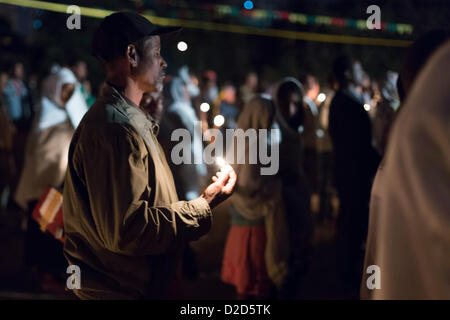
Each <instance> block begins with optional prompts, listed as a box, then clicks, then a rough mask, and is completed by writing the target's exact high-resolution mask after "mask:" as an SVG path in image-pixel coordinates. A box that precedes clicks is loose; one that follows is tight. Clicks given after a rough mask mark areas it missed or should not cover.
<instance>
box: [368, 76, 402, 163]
mask: <svg viewBox="0 0 450 320" xmlns="http://www.w3.org/2000/svg"><path fill="white" fill-rule="evenodd" d="M397 81H398V73H397V72H394V71H387V72H386V74H385V77H384V79H383V82H382V88H381V92H380V99H379V101H378V102H377V105H376V111H375V116H374V119H373V129H374V138H375V147H376V148H377V151H378V153H379V154H380V155H381V156H383V155H384V152H385V149H386V146H387V141H388V137H389V132H390V128H391V126H392V123H393V121H394V118H395V114H396V112H397V110H398V108H399V106H400V98H399V96H398V91H397Z"/></svg>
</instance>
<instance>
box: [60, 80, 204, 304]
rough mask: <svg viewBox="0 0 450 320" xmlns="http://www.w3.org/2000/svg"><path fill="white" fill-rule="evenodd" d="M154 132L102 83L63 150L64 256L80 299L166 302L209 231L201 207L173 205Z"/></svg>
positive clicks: (172, 191)
mask: <svg viewBox="0 0 450 320" xmlns="http://www.w3.org/2000/svg"><path fill="white" fill-rule="evenodd" d="M156 131H157V126H156V125H155V124H154V122H152V121H151V119H149V118H147V116H146V115H145V114H144V113H143V112H142V111H141V110H140V109H139V108H138V107H137V106H136V105H134V104H133V103H132V102H130V101H129V100H126V98H124V97H123V96H121V95H120V94H119V93H118V92H117V91H116V90H115V89H114V88H112V87H111V86H109V85H107V84H105V86H104V87H103V89H102V92H101V95H100V97H99V99H98V100H97V101H96V103H95V104H94V105H93V106H92V108H91V109H90V110H89V111H88V113H87V114H86V115H85V117H84V118H83V120H82V121H81V123H80V125H79V127H78V129H77V130H76V132H75V135H74V137H73V139H72V142H71V146H70V150H69V166H68V172H67V176H66V181H65V185H64V203H63V215H64V227H65V232H66V243H65V247H64V251H65V254H66V257H67V259H68V261H69V263H70V264H74V265H78V266H79V267H80V270H81V289H79V290H74V291H75V294H76V295H77V296H78V297H80V298H83V299H142V298H153V299H157V298H164V297H165V294H166V292H167V289H168V287H169V285H170V284H171V280H172V278H173V275H174V272H175V268H176V265H177V263H178V262H179V257H180V253H181V251H182V248H183V246H184V244H185V243H186V242H187V241H190V240H195V239H197V238H199V237H200V236H202V235H203V234H205V233H206V232H207V231H208V230H209V228H210V225H211V210H210V208H209V205H208V203H207V201H206V200H205V199H203V198H198V199H195V200H192V201H178V198H177V194H176V190H175V186H174V182H173V178H172V174H171V172H170V169H169V167H168V164H167V161H166V159H165V156H164V152H163V151H162V149H161V147H160V146H159V143H158V141H157V139H156Z"/></svg>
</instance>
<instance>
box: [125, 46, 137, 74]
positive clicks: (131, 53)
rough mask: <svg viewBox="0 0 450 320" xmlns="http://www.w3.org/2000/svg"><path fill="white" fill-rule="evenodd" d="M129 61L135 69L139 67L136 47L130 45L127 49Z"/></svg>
mask: <svg viewBox="0 0 450 320" xmlns="http://www.w3.org/2000/svg"><path fill="white" fill-rule="evenodd" d="M127 59H128V62H129V63H130V65H131V66H132V67H133V68H136V67H137V64H138V56H137V53H136V47H135V46H134V45H133V44H129V45H128V47H127Z"/></svg>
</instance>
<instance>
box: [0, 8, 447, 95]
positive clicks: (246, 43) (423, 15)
mask: <svg viewBox="0 0 450 320" xmlns="http://www.w3.org/2000/svg"><path fill="white" fill-rule="evenodd" d="M53 2H58V3H66V4H76V5H79V6H86V7H97V8H103V9H108V10H126V9H131V10H138V11H141V12H142V11H146V10H153V11H154V12H155V14H157V15H161V16H163V17H164V16H168V15H170V10H171V9H173V8H196V7H198V6H201V5H203V4H205V3H217V4H228V5H232V6H235V7H241V8H242V3H243V1H239V0H234V1H226V0H222V1H220V0H216V1H200V0H189V1H183V0H145V1H132V0H97V1H95V2H94V1H88V0H80V1H64V0H60V1H53ZM254 4H255V9H268V10H287V11H292V12H299V13H305V14H311V15H327V16H332V17H341V18H352V19H366V18H367V17H368V16H369V15H368V14H366V8H367V7H368V6H369V5H371V4H377V5H379V6H380V8H381V20H382V21H383V22H384V21H387V22H393V23H407V24H412V25H413V26H414V32H413V34H412V35H400V34H398V33H392V32H388V31H371V30H366V31H363V30H358V29H354V28H350V27H333V26H316V25H310V24H308V25H300V24H292V23H289V22H284V21H273V22H272V23H271V24H269V23H265V25H266V26H267V27H270V28H276V29H286V30H298V31H308V32H317V33H328V34H343V35H352V36H363V37H381V38H391V39H401V40H413V39H415V38H416V37H417V36H418V35H420V34H422V33H424V32H426V31H428V30H430V29H432V28H444V27H445V26H447V25H448V21H449V18H450V10H448V5H449V3H448V1H445V0H431V1H425V0H396V1H373V0H370V1H365V0H363V1H360V0H358V1H357V0H314V1H311V0H307V1H289V0H278V1H270V0H255V1H254ZM67 17H68V15H67V14H63V13H56V12H49V11H43V10H35V9H28V8H20V7H14V6H8V5H2V4H0V36H1V37H3V38H6V37H9V38H12V39H14V40H13V41H6V40H4V41H2V42H1V43H2V48H1V50H2V52H3V53H6V52H8V53H9V56H8V55H6V58H4V59H3V61H1V62H0V63H1V64H2V65H3V66H5V64H8V59H11V58H15V59H17V58H19V59H21V60H23V61H32V63H28V65H27V66H26V67H27V70H29V73H30V72H35V73H38V74H45V72H47V70H48V68H49V66H50V65H51V64H52V63H53V62H55V61H61V60H62V59H64V57H66V56H67V55H68V54H76V55H78V56H81V57H83V58H84V59H85V60H86V61H87V62H88V65H89V67H90V68H89V70H90V78H91V81H92V82H93V85H94V89H95V88H97V87H98V85H99V83H100V81H101V79H102V74H101V70H100V68H98V66H97V65H96V61H95V59H94V58H92V57H91V56H90V54H89V48H90V39H91V34H92V31H93V30H94V29H95V27H96V25H97V24H98V23H99V19H95V18H89V17H82V19H81V30H71V31H69V30H68V29H67V28H66V27H65V21H66V19H67ZM201 17H202V15H201V14H199V16H198V17H196V19H197V20H200V19H201ZM204 18H206V19H207V18H208V17H206V16H205V15H204ZM37 21H38V22H37ZM215 22H219V21H215ZM220 22H222V23H232V24H242V25H252V24H253V25H254V24H255V23H254V21H252V19H250V18H247V17H242V18H233V17H224V18H223V19H221V20H220ZM262 24H264V22H263V23H262ZM36 26H39V28H36ZM62 26H63V27H62ZM179 40H183V41H186V42H187V43H188V45H189V49H188V51H186V52H184V53H180V52H178V51H177V50H176V43H177V42H178V41H179ZM342 52H348V53H352V54H353V55H354V56H356V57H358V58H359V59H361V61H362V63H363V66H364V68H365V69H366V70H367V71H368V73H369V75H371V76H372V77H374V78H377V77H378V76H380V75H381V74H383V73H384V71H385V70H387V69H392V70H398V69H399V66H400V61H401V59H402V57H403V56H404V53H405V49H404V48H402V47H382V46H362V45H347V44H333V43H322V42H312V41H300V40H291V39H282V38H273V37H266V36H254V35H243V34H236V33H230V32H214V31H206V30H199V29H187V28H185V29H184V30H183V31H182V32H181V33H180V34H178V35H176V36H175V37H172V38H171V39H170V40H166V41H165V43H163V56H164V57H165V58H166V60H167V61H168V63H169V70H168V72H169V73H170V72H171V71H172V72H173V70H176V68H177V67H179V66H181V65H183V64H188V65H189V66H190V67H191V68H192V69H193V70H194V71H202V70H205V69H213V70H216V71H217V73H218V76H219V82H221V83H223V82H224V81H232V82H234V83H239V82H240V81H242V78H243V77H244V75H245V74H246V73H247V72H248V71H249V70H254V71H256V72H258V73H259V74H260V75H261V76H262V77H263V79H265V80H266V81H269V82H273V81H276V80H278V79H280V78H281V77H282V76H287V75H292V76H299V75H300V74H302V73H306V72H311V73H313V74H316V75H317V76H318V77H319V78H320V80H321V81H322V82H323V83H324V84H325V82H326V80H327V76H328V73H329V67H330V65H331V61H332V59H333V57H334V56H336V55H337V54H338V53H342ZM3 57H5V55H3ZM30 57H32V59H30Z"/></svg>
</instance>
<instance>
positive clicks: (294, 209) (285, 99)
mask: <svg viewBox="0 0 450 320" xmlns="http://www.w3.org/2000/svg"><path fill="white" fill-rule="evenodd" d="M274 96H275V99H276V106H277V115H276V124H277V127H279V129H280V131H281V142H280V170H279V173H280V177H281V181H282V185H283V187H282V194H283V201H284V205H285V208H286V219H287V222H288V234H289V247H290V248H291V250H290V257H289V274H288V276H287V277H286V281H285V283H284V286H283V288H282V290H281V297H283V298H285V299H292V298H294V297H295V296H296V295H297V294H298V292H299V290H300V289H301V286H302V281H303V280H304V276H305V274H306V271H307V266H308V260H309V255H310V249H311V237H312V220H311V215H310V209H309V207H310V194H309V192H308V187H307V181H306V178H305V175H304V172H303V144H302V139H301V136H300V133H299V128H300V127H301V126H302V125H303V120H304V113H305V111H304V107H303V88H302V85H301V83H300V82H299V81H298V80H297V79H295V78H291V77H288V78H284V79H283V80H282V81H281V82H280V84H279V85H278V88H277V90H275V95H274Z"/></svg>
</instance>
